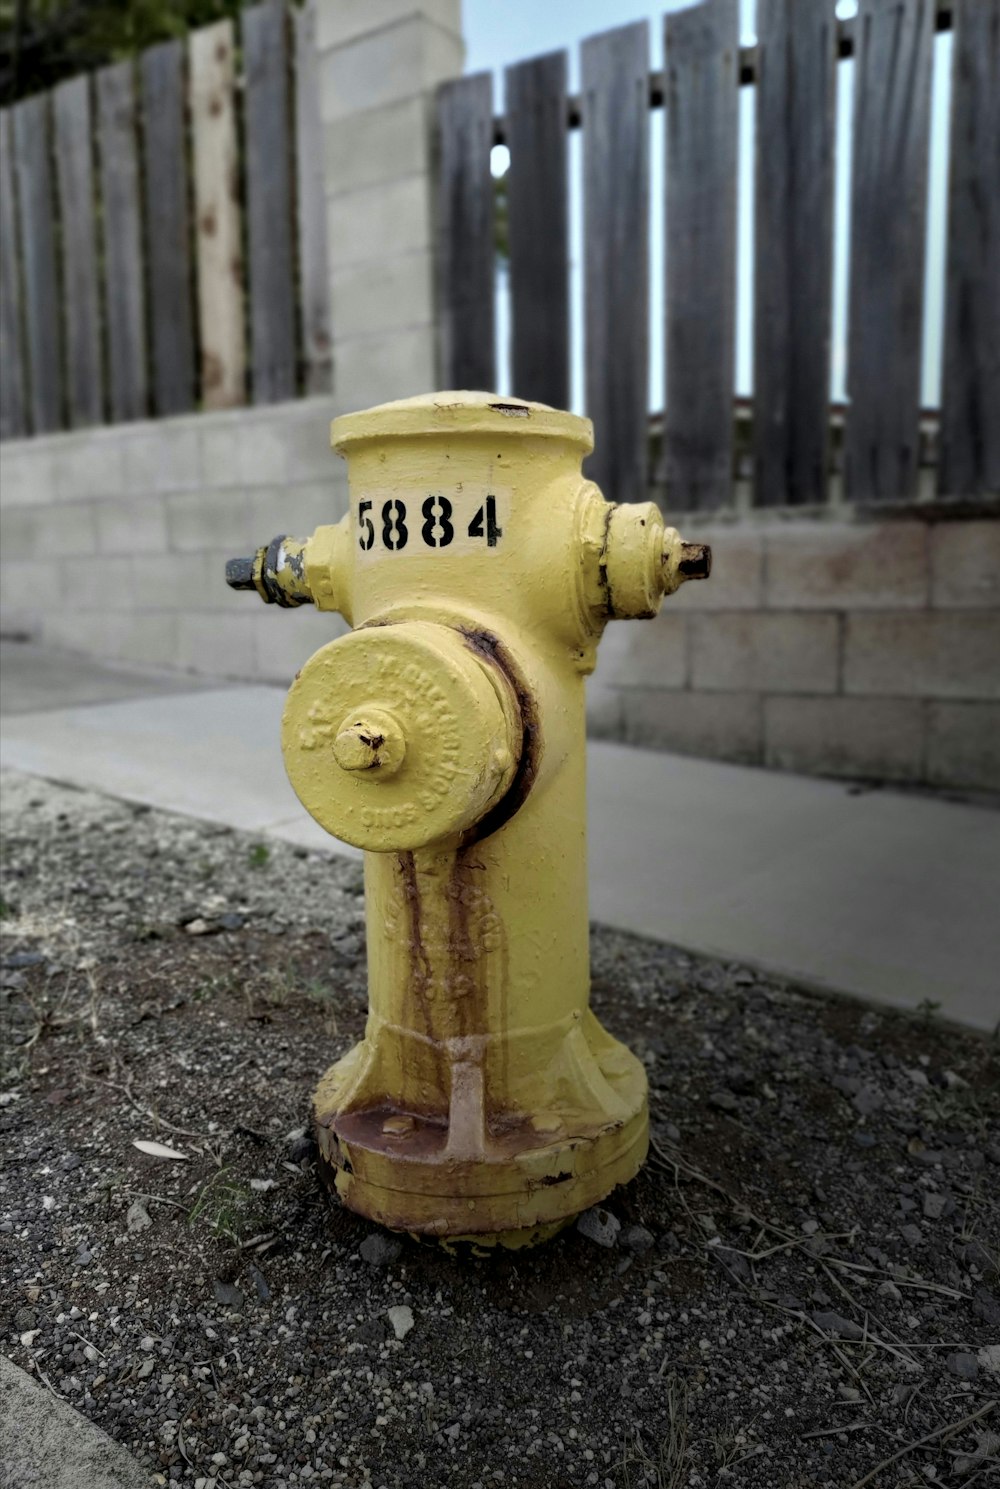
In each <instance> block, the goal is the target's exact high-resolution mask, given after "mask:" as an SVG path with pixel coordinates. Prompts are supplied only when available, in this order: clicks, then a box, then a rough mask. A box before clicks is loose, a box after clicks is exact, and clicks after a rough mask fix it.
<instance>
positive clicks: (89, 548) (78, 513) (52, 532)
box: [38, 501, 97, 558]
mask: <svg viewBox="0 0 1000 1489" xmlns="http://www.w3.org/2000/svg"><path fill="white" fill-rule="evenodd" d="M43 513H44V517H43V520H42V522H41V524H40V527H39V534H38V555H39V557H43V556H44V557H47V558H63V557H66V556H68V555H73V556H80V557H82V556H86V555H87V554H90V553H96V552H97V518H96V516H95V513H94V504H93V502H83V501H80V502H65V503H61V504H60V505H58V506H51V507H45V508H44V509H43Z"/></svg>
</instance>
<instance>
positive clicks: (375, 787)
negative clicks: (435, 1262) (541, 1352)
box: [227, 393, 710, 1245]
mask: <svg viewBox="0 0 1000 1489" xmlns="http://www.w3.org/2000/svg"><path fill="white" fill-rule="evenodd" d="M332 442H333V445H334V448H335V449H336V450H337V451H338V452H339V453H340V454H341V455H343V456H344V457H345V459H346V460H347V464H348V476H349V484H350V510H349V512H348V515H347V516H346V517H345V518H344V519H343V520H342V521H341V522H339V523H337V524H336V525H335V526H330V527H321V528H319V529H317V531H316V532H315V533H314V534H313V535H312V536H311V537H310V538H308V539H306V540H297V539H293V538H290V537H282V538H280V539H274V540H273V541H272V543H270V544H267V545H264V547H262V548H260V549H258V550H257V553H256V554H255V555H254V556H253V557H252V558H251V559H248V560H240V561H236V562H234V563H233V564H232V565H231V566H230V569H229V570H228V571H227V579H228V580H229V582H230V583H231V584H233V585H234V587H237V588H251V587H252V588H254V589H255V590H256V591H257V593H258V594H259V595H260V597H261V598H262V599H264V600H265V601H267V602H268V603H272V604H278V605H285V606H288V605H297V604H301V603H305V602H309V601H312V603H313V604H315V605H316V606H317V607H318V608H319V609H320V610H336V611H339V612H340V614H341V615H343V616H344V617H345V619H347V620H348V621H349V622H350V624H351V625H352V627H353V629H352V630H351V631H350V632H349V633H348V634H346V635H343V636H340V637H338V638H337V639H335V640H331V641H329V642H328V643H327V644H326V645H325V646H323V647H321V648H320V650H319V651H318V652H317V653H316V654H315V655H314V656H313V657H312V658H311V659H310V660H308V661H307V662H306V663H305V664H304V666H303V667H302V669H301V670H300V672H299V673H298V675H297V677H296V679H295V681H294V682H293V684H292V687H291V690H290V692H289V695H288V702H287V705H286V708H285V715H284V720H283V725H282V748H283V752H284V757H285V765H286V769H287V771H288V775H289V779H290V780H291V782H292V785H293V787H294V788H295V790H296V792H297V793H298V795H299V798H300V799H301V801H302V802H303V804H304V805H305V806H306V808H307V810H308V811H309V812H310V813H311V815H312V816H313V817H314V818H315V819H316V820H317V821H318V822H319V823H321V825H322V826H323V827H325V828H326V830H327V831H329V832H331V833H333V834H334V835H335V836H337V837H339V838H341V839H343V840H344V841H346V842H348V843H352V844H354V845H355V846H357V847H360V848H363V849H364V850H365V892H366V902H367V922H368V968H369V1014H368V1022H367V1027H366V1031H365V1037H364V1039H363V1040H362V1041H361V1043H360V1044H358V1045H357V1046H355V1048H354V1049H353V1050H351V1051H350V1052H349V1053H348V1054H347V1055H345V1056H344V1057H343V1058H342V1059H341V1060H339V1061H338V1062H337V1063H336V1064H335V1065H333V1066H332V1067H331V1069H330V1070H329V1071H327V1073H326V1075H325V1076H324V1077H323V1078H322V1080H321V1081H320V1084H319V1086H318V1088H317V1090H316V1093H315V1097H314V1103H313V1115H314V1124H315V1129H316V1134H317V1141H318V1145H319V1152H320V1166H321V1170H322V1172H323V1173H324V1176H325V1177H326V1178H327V1179H328V1181H329V1182H330V1183H331V1185H333V1186H334V1187H335V1189H336V1191H337V1193H338V1194H339V1195H340V1196H341V1197H342V1199H343V1200H344V1202H345V1203H346V1204H347V1205H348V1206H350V1207H351V1208H353V1209H355V1210H358V1211H359V1212H360V1213H362V1214H364V1215H367V1216H369V1217H370V1218H372V1219H374V1220H377V1221H381V1222H382V1223H383V1224H385V1225H388V1226H390V1227H393V1228H395V1229H399V1230H408V1231H411V1232H413V1233H416V1234H423V1235H430V1236H440V1237H443V1238H451V1239H454V1238H456V1237H471V1238H474V1239H475V1240H477V1241H478V1242H480V1243H489V1242H494V1243H495V1242H499V1243H501V1244H506V1245H521V1244H525V1243H526V1242H530V1241H535V1240H538V1239H541V1238H543V1237H544V1236H545V1235H547V1234H551V1233H552V1231H553V1230H554V1229H557V1228H558V1227H559V1226H560V1225H562V1224H563V1223H565V1222H566V1220H568V1219H570V1218H572V1216H574V1215H575V1214H577V1213H579V1211H580V1210H582V1209H585V1208H586V1207H587V1206H589V1205H592V1204H594V1203H596V1202H597V1201H599V1200H601V1199H603V1198H604V1197H605V1196H606V1195H607V1194H608V1193H609V1192H610V1190H611V1189H612V1188H613V1187H614V1186H615V1185H616V1184H620V1183H624V1182H626V1181H627V1180H629V1179H630V1178H632V1176H633V1175H634V1174H635V1173H636V1171H637V1169H638V1168H639V1166H640V1164H641V1163H642V1160H643V1157H644V1155H645V1152H646V1146H647V1142H648V1117H647V1109H646V1080H645V1074H644V1071H643V1067H642V1065H641V1064H640V1062H639V1061H638V1060H637V1059H636V1058H635V1056H634V1055H633V1054H632V1053H631V1052H630V1051H629V1050H628V1049H627V1048H626V1047H625V1046H624V1045H623V1044H621V1043H619V1041H618V1040H616V1039H614V1038H613V1037H612V1036H611V1035H610V1034H608V1033H607V1032H606V1031H605V1030H604V1029H603V1028H602V1027H601V1025H600V1024H599V1023H598V1021H597V1019H596V1018H595V1017H594V1015H593V1013H592V1012H591V1010H590V1008H589V939H588V938H589V918H588V910H587V863H586V821H585V816H586V805H585V790H586V780H585V773H586V754H585V744H586V739H585V711H584V679H585V677H586V675H587V673H588V672H590V671H592V669H593V667H594V664H595V660H596V652H597V645H598V643H599V640H600V637H601V635H602V633H603V631H604V628H605V626H606V625H607V624H608V623H609V621H611V620H614V619H630V618H640V617H645V616H651V615H655V614H656V612H657V610H658V609H659V606H660V603H661V602H662V600H663V598H664V596H665V595H669V594H671V593H672V592H673V591H674V590H675V589H677V587H678V586H679V585H680V584H682V583H684V582H685V581H687V580H689V579H698V578H705V577H707V575H708V572H709V567H710V555H709V552H708V549H707V548H705V547H704V546H702V545H699V544H692V543H685V542H684V541H683V540H682V539H681V537H680V536H679V534H678V533H677V532H676V531H675V530H674V529H673V528H670V527H666V526H665V525H664V521H663V517H662V515H661V514H660V512H659V510H658V508H657V507H656V506H655V505H653V504H652V503H637V504H633V505H629V504H614V503H609V502H606V501H605V500H604V498H603V497H602V495H601V493H600V492H599V491H598V490H597V488H596V487H595V486H594V485H593V483H591V482H589V481H587V480H585V479H584V477H583V476H582V474H581V461H582V459H583V457H584V456H585V455H586V454H587V453H588V452H589V450H590V448H591V445H592V430H591V426H590V423H589V421H588V420H586V419H581V418H578V417H576V416H574V415H572V414H567V413H562V412H560V411H559V410H557V409H549V408H545V407H544V406H543V405H540V404H532V403H526V402H524V401H522V400H518V399H500V398H498V397H496V395H492V394H485V393H441V394H434V395H430V396H428V397H423V398H415V399H408V400H404V401H403V402H401V403H397V404H386V405H383V406H382V407H380V408H376V409H369V410H367V411H365V412H364V413H360V414H353V415H349V416H347V417H346V418H343V419H338V420H335V422H334V425H333V431H332Z"/></svg>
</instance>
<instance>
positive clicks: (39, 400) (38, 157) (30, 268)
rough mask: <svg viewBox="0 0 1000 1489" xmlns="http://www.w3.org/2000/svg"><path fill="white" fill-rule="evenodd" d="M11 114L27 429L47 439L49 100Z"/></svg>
mask: <svg viewBox="0 0 1000 1489" xmlns="http://www.w3.org/2000/svg"><path fill="white" fill-rule="evenodd" d="M11 113H12V116H13V123H14V158H15V160H16V162H17V196H18V208H19V210H18V222H19V224H20V229H21V270H22V274H23V282H24V312H25V314H24V319H25V327H26V330H27V340H28V368H29V381H28V386H29V388H30V390H31V427H32V429H33V431H34V432H35V434H45V433H46V432H47V431H49V430H51V429H60V428H61V427H62V422H63V379H62V364H61V359H60V356H61V353H60V340H59V283H58V280H57V278H56V241H55V221H54V216H53V202H52V171H51V167H50V163H49V162H50V154H49V149H50V138H49V124H50V118H49V98H48V95H47V94H45V93H39V94H36V96H35V97H34V98H27V99H25V101H24V102H23V103H19V104H18V105H17V106H16V108H14V109H12V110H11Z"/></svg>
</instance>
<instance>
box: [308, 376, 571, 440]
mask: <svg viewBox="0 0 1000 1489" xmlns="http://www.w3.org/2000/svg"><path fill="white" fill-rule="evenodd" d="M435 434H437V435H440V434H456V435H457V434H518V435H525V434H533V435H541V436H542V437H544V438H549V439H562V440H567V441H569V443H570V444H574V445H578V446H579V447H580V451H581V454H584V455H587V454H589V453H590V451H591V450H592V449H593V448H594V426H593V424H591V422H590V420H589V419H582V418H580V417H579V415H577V414H568V413H565V412H564V411H563V410H562V409H557V408H549V406H548V405H547V404H545V403H529V402H528V401H527V400H526V399H523V398H504V397H502V396H501V395H500V394H499V393H470V392H466V391H461V392H446V393H424V394H421V396H420V397H419V398H401V399H399V400H398V401H397V402H395V403H380V404H379V405H378V406H377V407H376V408H367V409H363V410H362V411H361V412H360V413H356V414H342V415H341V416H340V418H339V419H334V421H333V423H332V425H331V426H330V443H331V445H332V446H333V448H334V449H335V450H336V451H337V452H338V454H340V455H345V454H346V453H347V452H348V450H349V449H350V448H351V446H352V445H355V444H359V443H362V442H363V441H365V440H385V439H392V438H410V437H412V436H414V435H435Z"/></svg>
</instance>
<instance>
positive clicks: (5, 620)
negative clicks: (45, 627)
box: [0, 595, 42, 641]
mask: <svg viewBox="0 0 1000 1489" xmlns="http://www.w3.org/2000/svg"><path fill="white" fill-rule="evenodd" d="M0 637H2V638H3V639H4V640H5V641H40V640H41V639H42V612H41V611H40V610H38V609H37V608H31V609H27V610H21V609H18V608H17V607H16V606H14V605H7V604H5V603H4V601H3V597H2V595H0Z"/></svg>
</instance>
